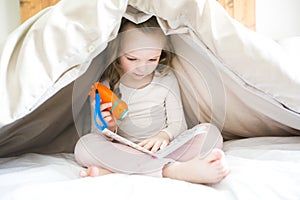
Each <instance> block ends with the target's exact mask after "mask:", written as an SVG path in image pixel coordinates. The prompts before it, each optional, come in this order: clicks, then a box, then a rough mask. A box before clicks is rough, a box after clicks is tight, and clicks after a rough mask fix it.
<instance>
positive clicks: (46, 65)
mask: <svg viewBox="0 0 300 200" xmlns="http://www.w3.org/2000/svg"><path fill="white" fill-rule="evenodd" d="M151 16H156V18H157V20H158V22H159V25H160V26H161V28H162V30H163V31H164V33H165V34H166V35H170V37H171V40H172V43H173V45H174V51H175V53H176V55H177V58H176V59H175V60H174V66H175V72H176V76H177V78H178V81H179V84H180V88H181V93H182V100H183V103H184V109H185V114H186V119H187V122H188V125H189V126H190V127H191V126H193V125H195V124H197V123H202V122H211V123H214V124H216V125H217V126H218V127H219V128H220V130H222V133H223V136H224V138H225V139H234V138H240V137H255V136H271V135H272V136H290V135H295V134H296V135H299V133H300V73H299V65H300V64H299V63H300V62H298V61H295V60H294V62H291V59H289V55H288V54H287V53H286V52H285V51H284V49H283V48H282V47H281V46H280V45H279V44H278V43H276V42H275V41H273V40H271V39H269V38H266V37H264V36H262V35H259V34H258V33H255V32H253V31H251V30H249V29H247V28H245V27H244V26H242V25H241V24H239V23H238V22H237V21H235V20H234V19H232V18H231V17H230V16H229V15H228V14H227V13H226V12H225V11H224V9H223V8H222V7H221V6H220V5H219V4H218V3H217V2H216V1H214V0H197V1H196V0H181V1H172V0H165V1H160V0H153V1H143V0H131V1H126V0H105V1H104V0H89V1H81V0H62V1H61V2H59V3H58V4H56V5H55V6H53V7H50V8H47V9H45V10H43V11H41V12H40V13H38V14H37V15H35V16H34V17H32V18H30V19H29V20H27V21H26V22H25V23H24V24H22V25H21V26H20V27H18V28H17V29H16V30H15V31H14V32H13V33H12V34H11V35H10V36H9V38H8V39H7V42H6V44H5V46H4V48H3V51H2V52H1V63H0V64H1V65H0V96H1V99H0V107H1V108H0V110H1V112H0V156H11V155H18V154H22V153H26V152H40V153H55V152H72V151H73V147H74V145H75V143H76V141H77V139H78V137H79V136H80V135H82V134H85V133H87V132H88V131H89V123H90V119H89V108H88V107H89V105H88V102H87V99H88V95H87V94H88V91H89V88H90V85H91V84H92V83H93V82H94V81H96V80H97V79H98V78H99V77H100V76H101V73H102V72H103V70H104V69H105V66H107V61H106V59H105V58H106V57H107V55H106V51H105V48H106V46H107V43H108V42H109V41H111V40H112V39H114V38H116V37H117V32H118V29H119V26H120V22H121V19H122V17H125V18H127V19H129V20H131V21H133V22H135V23H140V22H143V21H145V20H147V19H149V18H150V17H151ZM297 70H298V73H297Z"/></svg>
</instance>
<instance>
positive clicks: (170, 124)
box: [162, 73, 187, 140]
mask: <svg viewBox="0 0 300 200" xmlns="http://www.w3.org/2000/svg"><path fill="white" fill-rule="evenodd" d="M169 76H170V79H169V80H168V82H167V84H168V85H167V86H168V88H169V93H168V95H167V96H166V99H165V109H166V124H167V126H166V128H164V129H163V130H162V131H164V132H166V133H167V134H168V135H169V137H170V139H171V140H172V139H173V138H175V137H176V136H177V135H179V134H180V133H182V132H183V131H185V130H186V129H187V124H186V121H185V117H184V111H183V105H182V101H181V95H180V89H179V85H178V82H177V79H176V77H175V75H174V74H173V73H170V75H169Z"/></svg>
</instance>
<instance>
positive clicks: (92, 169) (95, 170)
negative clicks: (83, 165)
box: [79, 166, 113, 177]
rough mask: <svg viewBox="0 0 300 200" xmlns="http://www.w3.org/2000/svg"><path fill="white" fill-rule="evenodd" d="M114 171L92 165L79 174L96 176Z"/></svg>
mask: <svg viewBox="0 0 300 200" xmlns="http://www.w3.org/2000/svg"><path fill="white" fill-rule="evenodd" d="M111 173H113V172H111V171H109V170H107V169H104V168H100V167H96V166H90V167H88V168H87V170H86V171H84V170H82V171H80V172H79V175H80V176H81V177H88V176H90V177H95V176H103V175H106V174H111Z"/></svg>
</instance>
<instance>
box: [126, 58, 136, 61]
mask: <svg viewBox="0 0 300 200" xmlns="http://www.w3.org/2000/svg"><path fill="white" fill-rule="evenodd" d="M127 59H128V60H130V61H134V60H136V59H135V58H129V57H127Z"/></svg>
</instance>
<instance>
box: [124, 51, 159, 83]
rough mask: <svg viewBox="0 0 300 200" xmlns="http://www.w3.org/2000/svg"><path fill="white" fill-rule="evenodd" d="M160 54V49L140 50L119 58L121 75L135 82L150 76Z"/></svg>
mask: <svg viewBox="0 0 300 200" xmlns="http://www.w3.org/2000/svg"><path fill="white" fill-rule="evenodd" d="M161 52H162V50H161V49H141V50H136V51H132V52H129V53H125V54H123V55H122V56H120V58H119V59H120V65H121V68H122V70H123V73H124V74H125V73H126V76H128V77H130V78H132V79H135V80H140V79H143V78H146V77H148V76H152V74H153V72H154V70H155V69H156V67H157V65H158V62H159V58H160V55H161Z"/></svg>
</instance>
